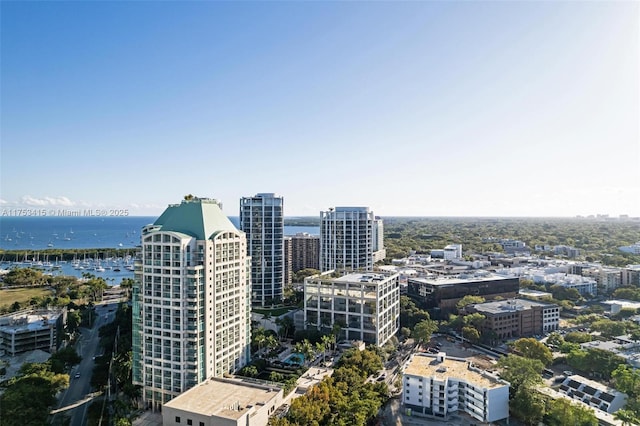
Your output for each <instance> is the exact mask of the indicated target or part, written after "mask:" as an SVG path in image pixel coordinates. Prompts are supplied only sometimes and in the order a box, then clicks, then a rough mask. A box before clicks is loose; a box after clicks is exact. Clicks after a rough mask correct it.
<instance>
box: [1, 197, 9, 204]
mask: <svg viewBox="0 0 640 426" xmlns="http://www.w3.org/2000/svg"><path fill="white" fill-rule="evenodd" d="M0 204H9V202H8V201H7V200H3V199H2V198H0Z"/></svg>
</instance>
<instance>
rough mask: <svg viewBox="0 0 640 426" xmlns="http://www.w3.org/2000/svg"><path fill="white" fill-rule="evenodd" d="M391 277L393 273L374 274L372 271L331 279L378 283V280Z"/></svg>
mask: <svg viewBox="0 0 640 426" xmlns="http://www.w3.org/2000/svg"><path fill="white" fill-rule="evenodd" d="M391 277H393V275H391V274H376V273H373V272H369V273H353V274H347V275H343V276H341V277H340V278H336V279H334V280H333V281H336V282H349V283H362V282H369V283H378V282H382V281H385V280H388V279H389V278H391Z"/></svg>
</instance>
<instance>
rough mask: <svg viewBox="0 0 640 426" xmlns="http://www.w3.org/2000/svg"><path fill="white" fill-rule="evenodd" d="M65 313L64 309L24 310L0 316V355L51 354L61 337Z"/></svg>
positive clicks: (58, 344)
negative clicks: (43, 352) (32, 352)
mask: <svg viewBox="0 0 640 426" xmlns="http://www.w3.org/2000/svg"><path fill="white" fill-rule="evenodd" d="M66 313H67V310H66V308H64V309H24V310H21V311H18V312H13V313H10V314H7V315H2V316H0V354H2V353H4V354H6V355H9V356H16V355H18V354H21V353H23V352H28V351H33V350H36V349H41V350H43V351H47V352H49V353H53V352H55V351H56V349H57V348H58V347H59V346H60V343H61V341H62V337H63V336H64V324H65V322H66Z"/></svg>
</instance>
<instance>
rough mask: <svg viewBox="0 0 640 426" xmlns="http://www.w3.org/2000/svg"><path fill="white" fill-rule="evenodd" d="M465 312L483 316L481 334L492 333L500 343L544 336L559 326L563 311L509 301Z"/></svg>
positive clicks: (483, 304)
mask: <svg viewBox="0 0 640 426" xmlns="http://www.w3.org/2000/svg"><path fill="white" fill-rule="evenodd" d="M465 311H466V312H469V313H473V312H478V313H481V314H482V315H484V316H485V318H486V319H485V321H484V323H483V325H482V332H483V333H486V332H492V333H494V335H495V337H496V338H498V339H510V338H513V337H526V336H533V335H536V334H543V333H546V332H549V331H554V330H557V329H558V328H559V326H560V307H559V306H558V305H555V304H553V303H541V302H534V301H532V300H526V299H510V300H501V301H496V302H487V303H478V304H475V305H469V306H467V307H466V308H465Z"/></svg>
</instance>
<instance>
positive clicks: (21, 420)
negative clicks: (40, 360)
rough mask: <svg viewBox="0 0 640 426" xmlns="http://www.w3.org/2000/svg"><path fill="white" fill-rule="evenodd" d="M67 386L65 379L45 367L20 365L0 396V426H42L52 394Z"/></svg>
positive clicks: (65, 377) (51, 402)
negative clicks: (0, 415) (0, 414)
mask: <svg viewBox="0 0 640 426" xmlns="http://www.w3.org/2000/svg"><path fill="white" fill-rule="evenodd" d="M68 386H69V376H68V375H66V374H56V373H54V372H52V371H51V370H50V369H49V365H48V364H31V363H27V364H24V365H23V366H22V367H21V368H20V370H19V372H18V375H17V376H16V377H15V378H13V379H11V380H9V383H8V385H7V387H6V389H5V391H4V393H3V394H2V395H1V396H0V407H2V410H3V411H2V417H0V425H1V426H14V425H15V426H22V425H40V424H46V420H47V417H48V415H49V410H50V408H51V407H52V406H53V405H54V404H55V403H56V398H55V395H56V393H58V392H59V391H60V390H62V389H64V388H66V387H68Z"/></svg>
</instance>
